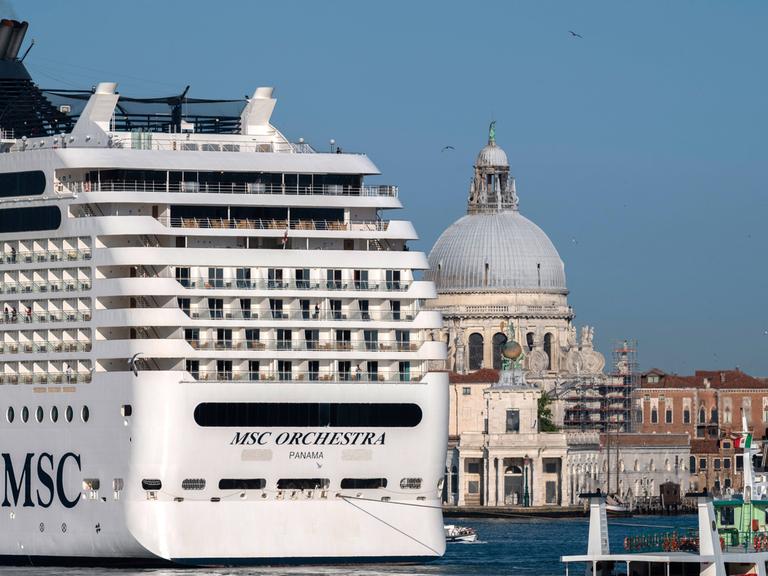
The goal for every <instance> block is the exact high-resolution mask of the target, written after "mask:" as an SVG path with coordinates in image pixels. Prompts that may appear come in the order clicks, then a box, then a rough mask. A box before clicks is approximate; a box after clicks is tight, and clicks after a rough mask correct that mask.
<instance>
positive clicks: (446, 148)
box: [440, 146, 456, 152]
mask: <svg viewBox="0 0 768 576" xmlns="http://www.w3.org/2000/svg"><path fill="white" fill-rule="evenodd" d="M446 150H456V148H454V147H453V146H443V149H442V150H440V152H445V151H446Z"/></svg>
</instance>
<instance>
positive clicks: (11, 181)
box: [0, 170, 45, 198]
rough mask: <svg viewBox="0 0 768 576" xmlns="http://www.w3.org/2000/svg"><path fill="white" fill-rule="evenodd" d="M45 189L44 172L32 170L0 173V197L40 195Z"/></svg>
mask: <svg viewBox="0 0 768 576" xmlns="http://www.w3.org/2000/svg"><path fill="white" fill-rule="evenodd" d="M44 191H45V174H43V173H42V172H41V171H40V170H36V171H34V172H10V173H6V174H0V197H2V198H7V197H9V196H40V195H41V194H42V193H43V192H44Z"/></svg>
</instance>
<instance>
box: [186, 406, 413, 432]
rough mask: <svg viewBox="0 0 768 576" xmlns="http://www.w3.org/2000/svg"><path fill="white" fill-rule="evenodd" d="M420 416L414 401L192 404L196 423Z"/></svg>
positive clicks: (293, 424)
mask: <svg viewBox="0 0 768 576" xmlns="http://www.w3.org/2000/svg"><path fill="white" fill-rule="evenodd" d="M421 417H422V413H421V408H419V406H418V405H416V404H320V403H312V402H301V403H299V402H297V403H255V402H216V403H214V402H207V403H204V404H198V405H197V408H195V422H197V424H198V425H200V426H231V427H270V426H272V427H278V428H282V427H286V428H297V427H318V428H319V427H324V426H331V427H347V428H354V427H364V428H382V427H387V428H398V427H399V428H412V427H414V426H418V424H419V422H421Z"/></svg>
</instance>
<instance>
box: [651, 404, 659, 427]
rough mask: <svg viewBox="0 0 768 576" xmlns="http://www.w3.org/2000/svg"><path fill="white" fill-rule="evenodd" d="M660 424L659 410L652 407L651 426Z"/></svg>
mask: <svg viewBox="0 0 768 576" xmlns="http://www.w3.org/2000/svg"><path fill="white" fill-rule="evenodd" d="M658 423H659V409H658V408H657V407H656V406H651V424H658Z"/></svg>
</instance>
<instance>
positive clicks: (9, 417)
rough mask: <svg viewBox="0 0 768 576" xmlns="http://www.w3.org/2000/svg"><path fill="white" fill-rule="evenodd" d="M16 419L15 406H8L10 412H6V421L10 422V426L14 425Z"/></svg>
mask: <svg viewBox="0 0 768 576" xmlns="http://www.w3.org/2000/svg"><path fill="white" fill-rule="evenodd" d="M15 417H16V414H15V412H14V410H13V406H8V410H6V412H5V419H6V420H8V423H9V424H12V423H13V419H14V418H15Z"/></svg>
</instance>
